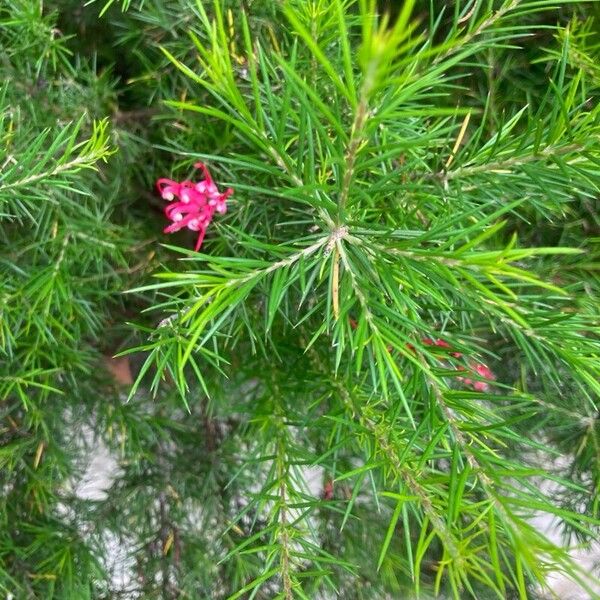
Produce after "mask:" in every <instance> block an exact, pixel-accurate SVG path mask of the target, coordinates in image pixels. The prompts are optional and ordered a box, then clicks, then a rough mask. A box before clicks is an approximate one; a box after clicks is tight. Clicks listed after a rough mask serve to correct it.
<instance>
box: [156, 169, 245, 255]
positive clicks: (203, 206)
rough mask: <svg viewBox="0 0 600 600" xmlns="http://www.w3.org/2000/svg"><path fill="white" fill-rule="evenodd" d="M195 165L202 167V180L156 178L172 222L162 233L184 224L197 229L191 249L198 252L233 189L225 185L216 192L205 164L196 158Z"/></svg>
mask: <svg viewBox="0 0 600 600" xmlns="http://www.w3.org/2000/svg"><path fill="white" fill-rule="evenodd" d="M194 167H196V168H197V169H201V170H202V172H203V174H204V179H203V181H200V182H197V183H194V182H193V181H189V180H186V181H182V182H181V183H180V182H177V181H173V180H172V179H166V178H164V177H163V178H161V179H159V180H158V181H157V182H156V187H157V188H158V192H159V194H160V195H161V197H162V198H163V199H164V200H167V201H169V202H170V204H169V205H167V207H166V208H165V215H166V216H167V219H169V220H170V221H172V223H171V224H170V225H168V226H167V227H165V230H164V231H165V233H174V232H175V231H179V230H180V229H183V228H184V227H187V228H188V229H190V230H191V231H197V232H198V240H197V241H196V246H195V248H194V250H195V251H196V252H198V250H200V247H201V246H202V242H203V240H204V235H205V234H206V229H207V227H208V226H209V224H210V222H211V221H212V218H213V215H214V214H215V212H218V213H220V214H223V213H225V212H227V205H226V201H227V198H229V196H231V194H233V190H232V189H231V188H228V189H227V190H226V191H225V192H224V193H221V192H219V190H218V189H217V186H216V185H215V182H214V181H213V178H212V177H211V175H210V173H209V172H208V169H207V168H206V166H205V165H204V164H203V163H201V162H199V163H196V164H195V165H194Z"/></svg>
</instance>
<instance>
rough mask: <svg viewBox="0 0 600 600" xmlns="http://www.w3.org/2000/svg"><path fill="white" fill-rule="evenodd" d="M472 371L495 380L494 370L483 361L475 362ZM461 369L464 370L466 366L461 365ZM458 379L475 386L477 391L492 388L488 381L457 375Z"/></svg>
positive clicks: (485, 390)
mask: <svg viewBox="0 0 600 600" xmlns="http://www.w3.org/2000/svg"><path fill="white" fill-rule="evenodd" d="M471 367H472V369H473V370H472V373H476V374H477V375H479V377H481V378H482V379H487V380H489V381H494V380H495V379H496V376H495V375H494V373H493V372H492V370H491V369H490V368H489V367H488V366H487V365H484V364H483V363H473V364H472V365H471ZM459 370H460V371H464V370H465V368H464V367H459ZM457 379H458V381H461V382H462V383H464V384H465V385H467V386H469V387H471V388H473V389H474V390H475V391H476V392H487V391H488V390H489V389H490V384H489V383H488V382H487V381H477V380H476V381H474V380H473V379H471V378H470V377H457Z"/></svg>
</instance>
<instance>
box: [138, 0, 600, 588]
mask: <svg viewBox="0 0 600 600" xmlns="http://www.w3.org/2000/svg"><path fill="white" fill-rule="evenodd" d="M267 4H268V3H267ZM444 4H445V3H444ZM561 4H564V3H561ZM415 6H417V3H415V2H414V1H407V2H404V3H402V4H401V5H399V7H397V8H398V10H396V13H395V14H394V15H392V14H391V13H388V12H382V11H379V10H378V8H377V6H376V5H375V3H373V2H369V1H367V0H361V1H359V2H352V1H343V0H336V1H333V2H329V1H328V2H322V1H313V2H300V1H297V2H294V1H289V2H283V3H281V4H277V6H275V4H274V5H273V11H274V13H275V14H276V15H277V17H276V18H275V19H273V20H269V19H266V20H265V19H264V17H260V18H258V17H256V18H255V16H254V15H253V11H252V9H251V8H250V7H245V8H244V9H243V10H239V11H234V12H232V11H231V10H227V5H226V4H224V3H221V2H215V3H214V5H210V6H209V5H208V4H207V3H202V2H201V3H198V4H197V5H196V7H195V8H194V12H195V17H194V18H195V19H196V20H197V21H196V22H197V26H198V27H197V29H196V30H194V32H193V33H191V34H190V41H191V43H192V44H193V53H192V54H193V55H192V56H190V57H187V58H186V59H180V58H179V57H177V56H175V55H174V54H173V53H172V52H171V50H169V48H168V47H164V48H163V52H164V54H165V56H166V57H167V58H168V59H169V60H170V61H171V62H172V63H173V65H175V66H176V67H177V68H178V69H179V71H180V72H181V73H182V74H183V75H184V76H185V77H186V78H187V79H188V80H189V82H191V83H192V84H193V86H194V89H195V93H196V94H197V96H198V99H196V98H190V97H188V98H187V99H183V100H182V99H179V98H173V99H172V100H170V101H169V105H170V106H171V107H172V108H173V109H174V110H175V111H176V114H178V118H182V119H187V120H189V121H187V122H189V123H193V124H194V125H190V127H194V128H196V129H202V128H204V127H209V126H210V124H214V123H219V127H221V128H222V129H223V139H224V140H225V141H223V142H222V143H220V144H219V149H218V151H217V150H212V147H210V149H209V145H208V142H207V143H206V144H205V145H202V144H201V143H198V144H197V145H195V146H188V147H186V148H185V150H183V151H180V153H182V154H184V155H189V156H191V157H193V158H194V159H198V158H201V159H203V160H210V161H211V164H214V165H215V168H218V169H219V171H220V172H221V173H222V175H220V178H221V179H222V180H226V181H228V182H231V185H233V186H234V187H235V189H236V203H235V204H234V205H233V206H232V207H231V210H230V211H229V212H228V215H227V218H226V219H223V220H221V221H220V227H219V229H218V233H217V232H215V236H218V238H219V241H215V242H213V243H211V244H210V245H208V246H206V247H203V254H201V255H200V254H194V253H193V252H189V251H186V250H185V249H183V250H178V251H179V252H181V253H182V254H183V255H184V256H185V261H183V262H182V263H181V266H180V267H175V268H173V267H172V268H171V269H170V270H169V271H165V272H162V273H160V274H158V277H159V278H160V280H161V281H160V283H157V284H155V285H150V286H149V287H146V288H142V289H141V290H140V291H144V290H150V289H151V290H160V294H161V296H162V297H163V301H162V302H161V303H160V305H159V306H158V308H157V316H156V318H157V320H160V322H161V327H160V328H159V329H157V331H156V332H155V333H154V334H153V336H152V338H151V341H150V343H149V344H148V345H146V346H143V347H142V348H141V349H143V350H146V351H147V352H148V357H147V360H146V363H145V366H144V367H143V369H142V377H143V375H144V374H145V373H147V372H149V371H150V369H153V370H155V375H154V378H153V380H152V381H151V386H152V387H153V388H154V389H155V390H156V389H158V386H159V382H160V381H161V380H166V381H168V382H172V383H174V384H175V385H176V387H177V388H178V390H179V392H180V394H181V395H182V396H183V397H184V398H185V399H186V402H187V403H188V404H190V403H194V402H198V401H199V400H198V397H199V396H203V395H205V396H206V397H207V402H208V404H209V406H210V410H211V412H212V413H213V414H214V415H215V418H216V419H217V420H220V421H221V422H223V421H222V420H223V419H225V420H227V419H229V418H233V419H234V421H235V424H234V425H231V426H225V429H226V431H227V433H226V434H225V435H226V436H227V437H228V438H230V437H233V438H234V439H236V440H237V442H236V443H237V444H239V445H238V446H237V449H234V450H233V454H232V455H230V456H229V458H228V459H226V460H233V461H234V462H235V463H236V464H237V466H238V471H237V475H236V477H235V483H233V485H235V486H236V489H237V490H238V491H237V496H236V498H237V500H236V502H237V504H235V505H232V504H227V505H226V507H225V508H224V510H225V512H227V514H228V515H229V516H228V517H227V518H226V519H224V520H223V522H222V523H223V524H222V528H223V529H222V530H223V533H224V534H225V533H226V532H227V531H230V532H231V531H232V530H233V528H235V531H236V534H235V536H234V537H235V539H229V538H228V540H227V542H225V541H223V544H224V547H223V550H222V552H223V553H224V555H223V559H222V560H223V561H225V562H229V563H231V564H238V567H235V568H236V569H239V572H240V573H241V572H242V571H243V572H246V573H247V574H246V575H244V576H240V577H239V578H238V579H236V582H237V583H236V585H235V586H234V587H236V588H237V589H238V590H239V591H238V592H237V595H235V594H234V596H233V597H238V596H239V595H244V594H249V595H250V597H256V596H257V595H261V596H264V597H267V596H270V595H271V594H272V595H278V597H284V598H294V597H305V598H306V597H328V596H327V594H339V595H340V596H341V597H377V598H381V597H384V595H385V594H386V593H390V594H393V595H394V594H396V595H395V596H394V597H398V596H397V594H401V595H402V597H405V596H404V594H408V595H409V594H411V593H414V594H417V595H419V594H425V595H427V594H429V593H434V594H439V595H442V596H444V597H448V596H453V597H455V598H465V597H467V596H473V597H476V598H481V597H484V595H485V594H491V595H493V596H495V597H499V598H506V597H512V596H513V595H518V596H520V597H522V598H524V597H528V595H530V594H534V592H533V591H532V590H535V589H542V588H543V587H544V586H545V582H546V578H547V576H548V575H549V574H550V573H552V572H554V571H561V572H566V573H568V575H569V577H571V578H572V579H573V580H574V581H576V582H577V585H582V586H584V587H585V588H586V589H588V590H590V588H589V581H588V583H586V574H585V573H584V572H583V571H582V570H581V569H579V568H578V566H577V564H576V563H575V562H574V561H573V560H571V558H570V556H569V554H568V551H567V550H566V549H565V548H564V547H561V544H560V543H559V544H558V545H556V544H554V543H552V542H551V541H550V540H549V539H548V538H547V537H546V535H545V533H544V532H543V531H540V530H538V529H536V528H535V527H534V526H533V525H532V524H531V522H530V519H532V518H533V517H534V516H535V515H536V514H538V513H546V514H548V515H551V516H553V517H556V518H558V520H559V521H560V522H562V523H563V524H564V526H565V527H566V528H567V529H568V530H570V531H571V532H574V533H576V535H578V536H581V537H582V539H589V537H590V536H592V531H593V530H594V529H595V528H596V527H597V525H598V522H597V516H598V514H597V509H594V511H592V512H580V511H578V510H577V509H576V508H575V507H572V508H571V509H567V508H565V507H563V506H560V503H559V502H558V501H557V499H556V498H555V497H553V496H552V494H553V493H554V492H556V490H559V491H558V492H556V493H558V494H560V493H562V492H561V490H562V491H564V490H574V489H575V488H576V487H577V486H579V485H583V486H584V487H587V489H588V493H589V494H592V493H594V491H595V490H596V489H597V488H596V486H597V480H595V482H592V481H588V482H587V483H585V484H584V483H582V482H579V483H575V482H574V481H573V480H569V479H568V478H564V479H560V477H558V475H557V473H553V472H552V467H551V463H552V460H553V458H552V457H553V455H554V450H553V446H552V443H551V442H550V441H549V437H548V436H549V433H548V431H546V430H545V429H544V427H543V425H544V423H548V421H549V420H552V419H554V418H557V419H559V420H560V419H562V418H574V419H576V420H577V419H579V418H580V417H581V416H582V415H587V416H584V417H582V418H584V419H592V421H590V423H592V422H593V423H595V421H594V419H595V417H594V415H596V414H597V394H598V392H600V384H599V383H598V375H599V374H600V363H599V362H598V351H599V350H600V344H599V340H598V335H597V334H598V329H597V307H594V306H593V305H592V304H589V303H586V302H585V301H584V298H585V297H586V292H585V284H584V282H582V281H581V280H580V278H579V275H577V273H578V272H579V271H578V269H580V268H581V266H582V264H585V263H586V261H587V253H589V252H590V245H589V243H587V242H586V243H584V245H583V246H581V245H579V246H578V247H574V246H572V245H571V246H569V245H566V246H563V245H560V244H559V243H558V244H557V243H555V241H551V242H548V241H547V240H548V239H549V238H547V237H546V239H545V238H544V236H540V237H539V238H536V236H535V235H531V232H530V230H531V228H532V227H545V226H547V227H550V228H558V230H560V228H561V227H565V226H566V224H567V223H568V222H569V219H570V218H571V217H570V216H569V215H570V214H572V210H573V207H574V206H576V205H577V203H578V202H580V201H582V199H585V198H588V199H591V198H594V197H595V195H596V194H597V193H598V185H599V184H600V171H599V170H598V166H597V164H598V163H597V161H598V158H599V157H600V153H599V151H600V144H599V141H598V140H599V138H598V133H599V122H598V117H599V112H598V111H599V109H598V107H597V106H596V103H595V102H593V101H591V100H590V98H591V97H592V95H593V94H594V93H595V91H596V89H597V88H596V85H597V81H598V80H597V79H595V78H594V77H592V76H591V74H590V73H589V72H587V71H586V67H585V66H584V65H583V64H579V62H578V59H576V58H575V57H576V56H577V54H576V53H575V52H571V50H570V46H569V44H570V36H569V33H568V31H569V28H570V27H573V26H574V25H573V24H571V25H567V26H565V28H564V29H561V30H560V31H562V32H563V34H564V36H563V41H562V44H563V45H562V52H556V53H555V54H554V55H552V58H550V56H549V54H548V53H547V51H546V50H543V49H542V48H540V47H537V46H536V45H535V44H533V45H530V42H529V39H528V38H529V37H530V36H531V35H532V34H534V33H535V32H537V31H538V27H548V25H547V24H544V25H541V23H542V22H541V21H540V20H539V19H541V18H544V13H545V11H546V13H547V14H546V15H545V16H546V17H547V18H550V19H551V18H557V13H556V12H552V11H554V10H555V8H557V7H558V5H557V4H556V3H553V2H527V1H519V0H507V1H505V2H499V3H494V2H456V3H453V4H452V6H451V7H450V6H447V7H445V8H441V7H439V6H438V5H437V4H436V3H431V4H427V3H423V4H422V5H421V4H419V5H418V9H415ZM413 9H415V11H414V12H413ZM547 11H550V12H549V13H548V12H547ZM549 14H550V15H554V17H549V16H548V15H549ZM545 23H547V21H546V22H545ZM547 43H548V44H556V43H557V42H556V41H555V40H553V39H552V36H550V37H549V38H548V40H547ZM521 45H523V46H525V47H526V48H527V51H526V52H527V54H526V55H525V54H523V52H524V51H523V50H521V49H519V47H520V46H521ZM490 57H493V64H494V65H496V66H493V67H492V66H490V62H489V61H490ZM569 57H572V59H573V60H572V61H571V59H570V58H569ZM538 64H539V65H542V66H541V67H538ZM527 78H534V79H535V78H537V80H539V82H540V86H541V87H540V88H538V90H537V92H536V93H535V94H534V95H531V94H529V93H528V92H523V89H524V87H526V86H525V83H524V81H525V80H526V79H527ZM544 81H545V82H546V83H545V84H542V82H544ZM509 85H510V89H511V90H512V91H511V92H510V93H509V92H508V90H509V87H508V86H509ZM499 103H500V104H499ZM173 150H174V151H175V152H177V150H176V149H175V148H173ZM162 192H163V197H164V196H165V193H166V194H167V195H168V194H169V193H170V188H167V187H165V188H162ZM215 193H216V192H215ZM177 206H180V205H177ZM189 218H194V217H189ZM180 222H181V223H183V222H184V221H180ZM186 222H187V221H186ZM544 223H545V224H546V225H543V224H544ZM534 224H535V225H534ZM170 230H171V228H169V229H168V231H170ZM173 250H176V249H173ZM558 265H562V266H560V267H559V266H558ZM589 268H590V269H593V268H594V267H591V266H590V267H589ZM140 381H141V379H140V380H138V384H139V383H140ZM136 389H138V387H137V386H135V387H134V390H136ZM566 396H568V397H569V399H570V401H571V402H572V403H571V404H570V405H569V407H568V408H563V406H562V401H561V398H563V397H564V398H566ZM590 427H592V428H595V427H597V426H596V425H595V424H594V425H590ZM571 450H572V451H573V452H576V451H577V450H576V448H572V449H571ZM312 469H317V472H318V473H321V474H322V475H321V476H322V477H323V480H324V481H325V485H326V488H323V491H322V492H319V491H315V490H314V489H313V487H311V485H310V483H309V479H310V476H309V474H310V473H311V470H312ZM545 469H548V470H545ZM244 481H245V482H246V483H243V482H244ZM230 484H231V483H230V482H228V483H227V485H230ZM361 540H362V541H361ZM565 540H566V538H565ZM565 545H567V546H568V542H567V541H565ZM363 547H364V548H374V547H375V548H376V549H377V550H376V551H375V552H374V553H373V554H371V555H369V556H367V555H365V553H364V552H363V551H362V549H363ZM239 565H244V566H243V567H241V566H239ZM344 573H345V574H344ZM352 582H356V584H355V583H352ZM573 585H576V584H573ZM536 586H537V587H536ZM411 590H412V591H411ZM589 593H592V592H591V591H590V592H589ZM321 594H323V596H321Z"/></svg>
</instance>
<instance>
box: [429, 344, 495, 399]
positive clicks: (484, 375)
mask: <svg viewBox="0 0 600 600" xmlns="http://www.w3.org/2000/svg"><path fill="white" fill-rule="evenodd" d="M423 343H424V344H426V345H427V346H437V347H438V348H445V349H449V348H450V344H449V343H448V342H445V341H444V340H439V339H438V340H432V339H431V338H425V339H424V340H423ZM450 356H453V357H454V358H461V357H462V354H461V353H460V352H450ZM469 368H470V369H471V372H472V373H473V374H477V375H479V377H481V379H487V380H488V381H493V380H494V379H496V376H495V375H494V373H493V372H492V370H491V369H490V368H489V367H488V366H487V365H484V364H483V363H478V362H474V361H470V363H469ZM458 370H459V371H465V370H466V368H465V367H463V366H462V365H460V366H458ZM457 379H458V381H461V382H462V383H464V384H465V385H468V386H469V387H472V388H473V389H474V390H475V391H477V392H487V391H488V390H489V389H490V385H489V383H488V382H487V381H481V380H473V379H471V378H470V377H457Z"/></svg>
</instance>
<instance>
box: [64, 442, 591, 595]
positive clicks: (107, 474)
mask: <svg viewBox="0 0 600 600" xmlns="http://www.w3.org/2000/svg"><path fill="white" fill-rule="evenodd" d="M314 471H315V472H310V473H307V475H308V476H307V480H308V484H309V486H310V487H311V488H313V487H314V490H313V491H314V493H315V494H317V495H318V494H319V493H320V489H321V485H322V476H321V473H320V472H316V470H314ZM118 472H119V467H118V463H117V461H116V459H115V457H114V456H112V455H111V453H110V452H109V450H108V449H107V448H106V446H104V445H103V444H102V443H99V442H96V444H95V447H91V448H90V462H89V465H88V468H87V470H86V472H85V474H84V476H83V477H82V479H81V480H80V481H79V482H78V483H77V484H76V486H75V491H76V493H77V495H78V496H79V497H80V498H85V499H89V500H103V499H105V498H106V495H107V492H108V490H109V488H110V486H111V484H112V482H113V480H114V478H115V477H116V476H117V474H118ZM533 522H534V524H535V525H536V526H537V527H538V529H540V530H541V531H543V532H544V533H545V534H546V535H547V536H548V537H549V538H550V539H551V540H552V541H553V542H555V543H560V542H561V537H560V531H559V530H558V528H557V526H556V521H555V519H553V518H552V517H551V516H548V515H539V517H537V518H536V519H534V521H533ZM107 542H108V544H109V546H110V547H111V548H112V551H111V552H110V556H111V565H110V568H111V569H112V570H113V580H114V583H115V584H117V586H123V587H127V583H128V582H129V581H130V579H131V573H132V567H133V562H132V561H131V560H129V559H128V555H127V548H126V547H123V545H122V543H121V542H117V540H113V541H111V540H110V539H108V540H107ZM572 555H573V556H574V557H575V558H576V560H577V561H578V563H579V564H580V565H581V567H582V568H583V569H584V570H585V571H586V572H588V573H589V572H591V571H592V570H594V569H598V565H599V564H600V542H597V543H596V544H595V545H594V547H593V548H592V550H589V549H573V551H572ZM551 586H552V591H553V593H554V594H555V598H557V599H558V600H595V599H594V598H592V597H590V595H589V594H588V593H587V592H585V591H584V590H583V589H581V588H580V587H579V586H578V585H577V584H575V583H573V582H572V581H570V580H569V579H567V578H566V577H565V576H563V575H560V574H557V575H555V576H554V577H552V579H551ZM596 587H597V590H596V591H597V593H598V595H599V596H598V597H600V581H599V582H598V583H597V586H596ZM550 597H551V596H550Z"/></svg>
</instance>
